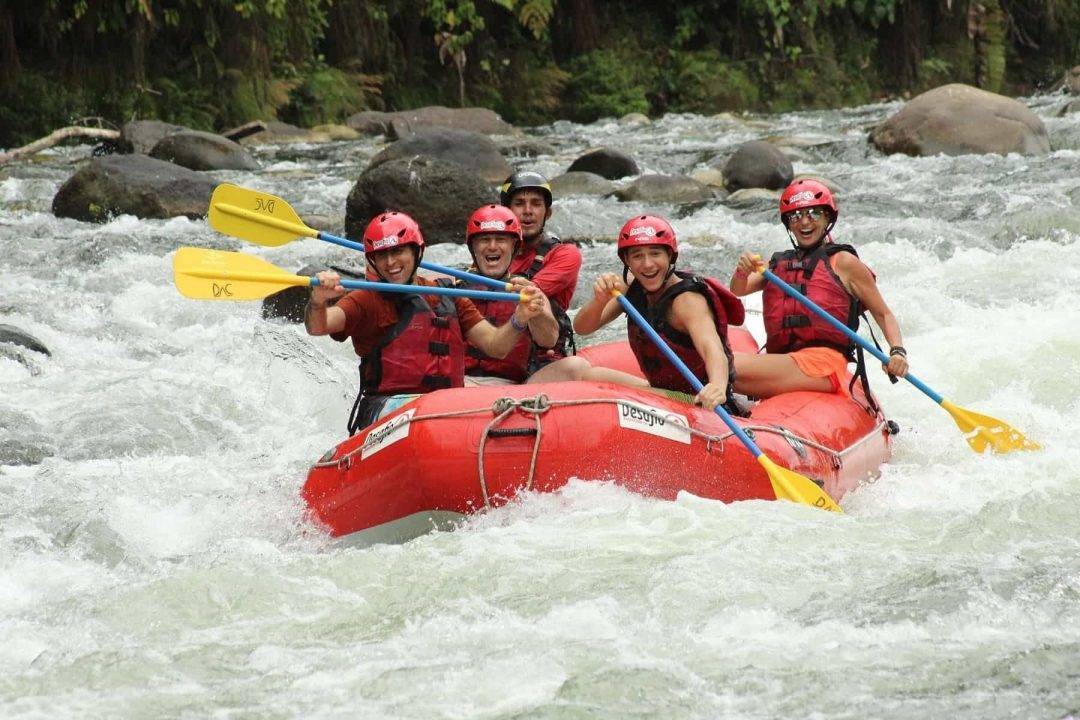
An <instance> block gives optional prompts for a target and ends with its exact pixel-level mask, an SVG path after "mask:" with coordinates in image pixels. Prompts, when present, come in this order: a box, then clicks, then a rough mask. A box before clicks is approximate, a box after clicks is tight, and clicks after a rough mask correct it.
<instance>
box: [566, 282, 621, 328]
mask: <svg viewBox="0 0 1080 720" xmlns="http://www.w3.org/2000/svg"><path fill="white" fill-rule="evenodd" d="M615 290H618V291H619V292H621V293H625V292H626V283H624V282H623V281H622V280H621V279H619V276H618V275H615V274H614V273H604V274H603V275H601V276H600V277H598V278H596V282H595V283H593V296H592V297H591V298H589V301H588V302H587V303H585V304H584V305H583V306H582V307H581V309H580V310H578V314H577V315H576V316H575V317H574V332H576V333H579V334H581V335H591V334H592V333H594V332H596V331H597V330H599V329H600V328H602V327H603V326H605V325H607V324H608V323H609V322H611V321H612V320H614V319H615V318H617V317H618V316H619V314H620V313H621V312H622V306H620V305H619V301H618V300H616V299H615V298H614V296H613V295H612V291H615Z"/></svg>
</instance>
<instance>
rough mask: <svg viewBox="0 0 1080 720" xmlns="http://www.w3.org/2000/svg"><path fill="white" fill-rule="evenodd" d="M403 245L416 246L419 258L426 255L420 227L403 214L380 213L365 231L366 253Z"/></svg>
mask: <svg viewBox="0 0 1080 720" xmlns="http://www.w3.org/2000/svg"><path fill="white" fill-rule="evenodd" d="M402 245H415V246H416V250H417V257H419V256H420V255H423V253H424V236H423V235H421V234H420V226H419V225H417V224H416V221H415V220H413V219H412V218H411V217H409V216H408V215H406V214H405V213H403V212H395V211H393V210H388V211H386V212H384V213H380V214H379V215H376V216H375V217H373V218H372V219H371V222H369V223H368V226H367V227H366V228H365V229H364V253H373V252H379V251H380V250H389V249H390V248H394V247H400V246H402Z"/></svg>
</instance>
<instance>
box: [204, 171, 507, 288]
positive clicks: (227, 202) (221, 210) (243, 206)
mask: <svg viewBox="0 0 1080 720" xmlns="http://www.w3.org/2000/svg"><path fill="white" fill-rule="evenodd" d="M208 220H209V221H210V227H212V228H214V229H215V230H217V231H218V232H221V233H225V234H226V235H232V236H233V237H238V238H242V239H244V240H248V241H250V242H253V243H255V244H257V245H263V246H265V247H278V246H281V245H285V244H286V243H290V242H292V241H293V240H299V239H300V238H302V237H310V238H317V239H319V240H323V241H325V242H328V243H333V244H334V245H340V246H341V247H346V248H349V249H350V250H359V251H360V252H364V245H363V243H358V242H355V241H353V240H347V239H346V238H342V237H338V236H336V235H331V234H330V233H325V232H322V231H320V230H315V229H314V228H310V227H308V226H307V225H305V224H304V221H303V220H301V219H300V216H299V215H297V214H296V211H295V210H293V209H292V207H291V206H290V205H289V203H287V202H285V201H284V200H282V199H281V198H279V197H276V196H274V195H270V194H268V193H264V192H258V191H256V190H248V189H247V188H242V187H240V186H239V185H232V184H231V183H222V184H220V185H218V186H217V187H216V188H214V194H213V195H212V196H211V197H210V214H209V217H208ZM420 267H422V268H424V269H426V270H433V271H435V272H440V273H443V274H445V275H450V276H452V277H456V278H458V279H461V280H467V281H469V282H475V283H481V284H483V285H487V286H488V287H493V288H497V289H499V290H512V289H513V287H514V286H513V285H511V284H510V283H507V282H504V281H502V280H496V279H494V278H489V277H485V276H483V275H477V274H475V273H470V272H465V271H464V270H458V269H457V268H452V267H446V266H444V265H438V264H436V263H429V262H425V261H421V262H420Z"/></svg>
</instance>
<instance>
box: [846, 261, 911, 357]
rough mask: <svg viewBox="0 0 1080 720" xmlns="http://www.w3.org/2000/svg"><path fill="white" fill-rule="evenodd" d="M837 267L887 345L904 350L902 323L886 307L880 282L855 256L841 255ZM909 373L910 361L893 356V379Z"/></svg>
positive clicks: (849, 289) (848, 288)
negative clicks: (876, 325)
mask: <svg viewBox="0 0 1080 720" xmlns="http://www.w3.org/2000/svg"><path fill="white" fill-rule="evenodd" d="M833 267H834V269H835V270H836V274H837V275H838V276H839V277H840V279H841V280H842V281H843V283H844V286H845V287H846V288H847V290H848V292H850V293H851V294H852V295H854V296H855V297H856V298H858V299H859V302H861V303H862V304H863V307H865V308H866V309H867V310H869V311H870V314H871V315H873V316H874V321H875V322H876V323H877V324H878V327H879V328H881V332H882V333H883V334H884V335H885V342H887V343H888V344H889V347H890V348H892V347H897V346H900V347H903V345H904V338H903V337H902V336H901V334H900V323H899V322H898V321H897V320H896V316H895V315H893V312H892V310H890V309H889V306H888V305H887V304H886V303H885V298H883V297H882V296H881V291H880V290H878V286H877V281H875V280H874V275H873V273H871V272H870V268H868V267H866V265H864V264H863V262H862V261H861V260H859V258H857V257H855V256H854V255H852V254H851V253H846V252H844V253H837V254H836V255H835V261H834V263H833ZM907 370H908V363H907V357H906V356H901V355H892V356H890V358H889V364H888V366H887V368H886V371H887V372H888V373H890V374H892V375H904V374H905V373H906V372H907Z"/></svg>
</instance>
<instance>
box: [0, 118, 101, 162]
mask: <svg viewBox="0 0 1080 720" xmlns="http://www.w3.org/2000/svg"><path fill="white" fill-rule="evenodd" d="M71 138H91V139H94V140H118V139H120V131H119V130H107V129H105V128H88V127H79V126H78V125H72V126H70V127H66V128H60V129H59V130H53V131H52V132H51V133H49V134H48V135H46V136H45V137H43V138H41V139H40V140H35V141H34V142H32V143H30V144H29V145H23V146H22V147H20V148H15V149H14V150H9V151H8V152H4V153H0V165H6V164H7V163H9V162H11V161H12V160H16V159H18V158H20V157H23V156H24V155H32V154H34V153H36V152H38V151H39V150H44V149H45V148H48V147H52V146H53V145H56V144H57V143H59V142H63V141H64V140H70V139H71Z"/></svg>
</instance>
